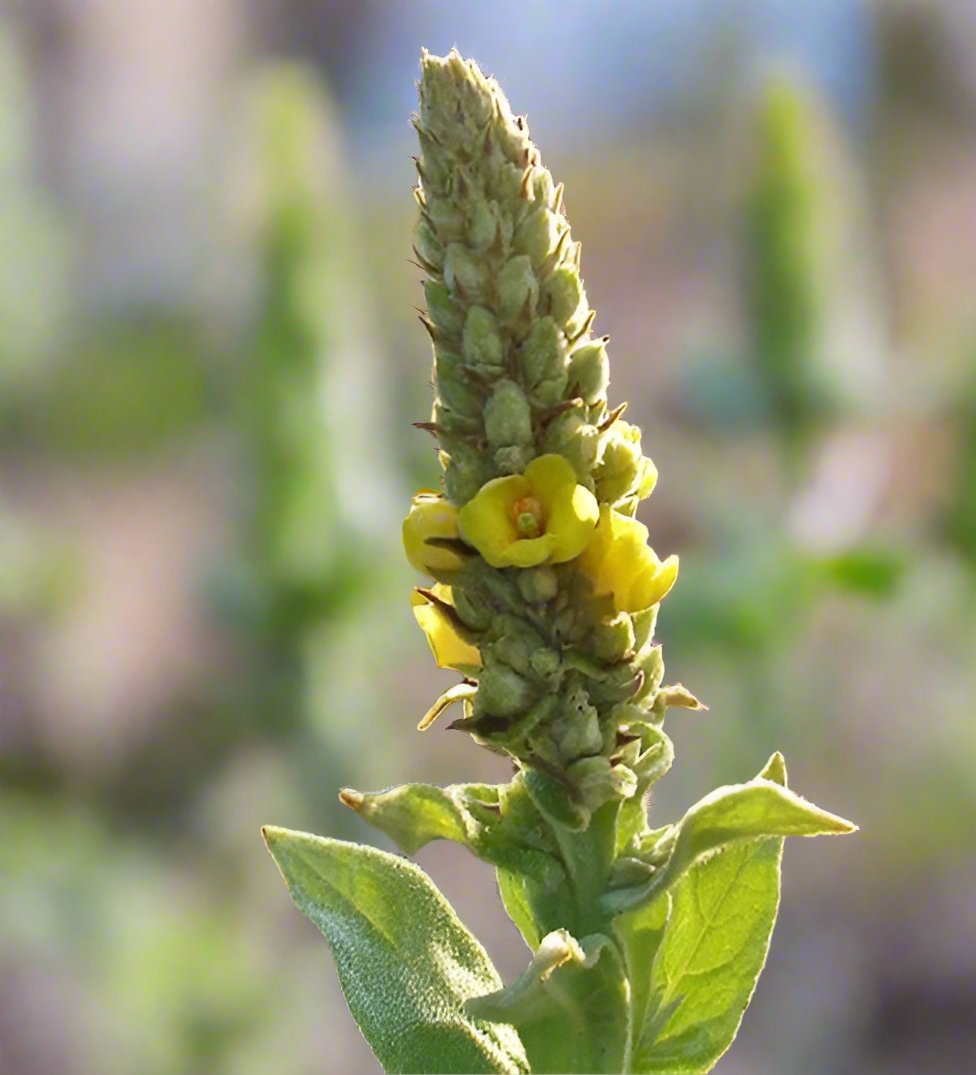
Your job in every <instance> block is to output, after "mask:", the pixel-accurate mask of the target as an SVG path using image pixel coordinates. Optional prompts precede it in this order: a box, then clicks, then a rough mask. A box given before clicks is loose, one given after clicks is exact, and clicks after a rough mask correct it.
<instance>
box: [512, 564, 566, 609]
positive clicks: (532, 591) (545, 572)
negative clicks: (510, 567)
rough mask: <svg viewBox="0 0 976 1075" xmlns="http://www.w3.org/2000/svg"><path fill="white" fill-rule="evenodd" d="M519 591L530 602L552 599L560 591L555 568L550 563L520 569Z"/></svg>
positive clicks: (537, 602)
mask: <svg viewBox="0 0 976 1075" xmlns="http://www.w3.org/2000/svg"><path fill="white" fill-rule="evenodd" d="M518 588H519V592H520V593H521V594H522V596H523V597H524V598H525V600H526V601H528V602H529V603H530V604H541V603H542V602H543V601H551V600H552V599H553V598H554V597H555V596H556V594H557V593H558V592H559V578H558V576H557V575H556V572H555V569H554V568H552V567H550V566H549V565H548V564H543V565H542V566H541V567H532V568H529V569H528V570H526V571H520V572H519V576H518Z"/></svg>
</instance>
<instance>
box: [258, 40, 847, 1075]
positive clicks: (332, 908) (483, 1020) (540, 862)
mask: <svg viewBox="0 0 976 1075" xmlns="http://www.w3.org/2000/svg"><path fill="white" fill-rule="evenodd" d="M421 65H422V79H421V84H420V115H419V117H418V118H417V122H416V126H417V134H418V137H419V139H420V146H421V155H420V159H419V160H418V162H417V167H418V171H419V173H420V179H421V182H420V186H419V187H418V189H417V192H416V194H417V202H418V204H419V206H420V219H419V221H418V224H417V230H416V251H417V259H418V262H419V263H420V265H421V266H422V267H423V268H424V270H425V271H426V272H427V275H428V279H427V281H426V295H427V313H426V314H425V315H423V320H424V323H425V325H426V327H427V330H428V332H429V334H430V336H431V338H432V340H433V345H434V384H435V392H436V398H435V402H434V413H433V420H432V421H431V422H421V423H418V425H420V426H422V427H423V428H425V429H427V430H429V431H431V432H433V433H434V434H435V436H436V437H437V439H438V444H439V448H440V462H441V465H442V467H443V470H444V473H443V494H438V493H430V492H422V493H419V494H418V495H417V496H416V497H414V499H413V502H412V503H411V506H410V511H409V513H408V515H407V518H406V520H405V521H404V524H403V542H404V547H405V550H406V553H407V557H408V559H409V560H410V562H411V563H412V564H413V565H414V566H415V567H416V568H417V569H418V570H420V571H421V572H423V573H424V574H426V575H428V576H429V577H430V578H432V579H434V580H435V581H434V583H433V584H432V585H430V586H429V587H418V588H417V589H415V590H414V592H413V595H412V598H411V603H412V605H413V612H414V615H415V617H416V619H417V621H418V623H419V624H420V626H421V628H422V629H423V631H424V633H425V635H426V637H427V640H428V642H429V644H430V647H431V650H432V652H433V655H434V660H435V661H436V663H437V664H438V665H439V666H440V667H441V668H447V669H451V670H454V671H456V672H457V673H459V674H460V676H461V677H462V678H461V679H460V680H459V681H458V682H456V683H454V684H453V685H452V686H450V687H448V689H447V690H445V691H444V692H443V693H442V694H441V695H440V696H439V697H438V698H437V699H435V700H434V702H433V704H432V705H431V706H430V708H429V709H428V710H427V712H426V713H425V714H424V716H423V717H422V719H421V721H420V723H419V724H418V725H417V727H418V730H420V731H424V730H425V729H427V728H429V727H431V726H432V725H433V724H434V722H435V721H437V720H439V719H440V718H441V717H442V715H443V714H445V713H446V712H447V711H448V710H453V711H454V713H455V714H457V712H458V711H460V716H455V719H454V720H453V721H452V722H451V723H450V724H449V725H448V727H449V728H450V729H454V730H459V731H462V732H466V733H468V734H469V735H470V736H471V737H472V739H473V740H474V741H475V742H477V743H479V744H481V745H484V746H486V747H487V748H489V749H490V750H492V751H495V752H496V753H499V754H503V755H506V756H507V757H508V758H509V759H510V760H511V761H512V763H513V770H514V771H513V773H512V777H511V779H510V780H509V781H508V782H507V783H505V784H496V785H493V784H452V785H448V786H446V787H437V786H434V785H431V784H407V785H404V786H401V787H395V788H389V789H387V790H386V791H382V792H378V793H373V794H363V793H360V792H356V791H353V790H352V789H348V788H347V789H345V790H344V791H343V792H341V794H340V799H341V801H342V802H343V803H344V804H345V805H346V806H347V807H349V808H350V809H352V810H355V811H356V812H357V813H358V814H359V815H360V816H361V817H362V818H364V819H365V820H367V821H368V822H369V823H370V824H372V825H375V826H376V827H377V828H379V829H380V830H381V831H383V832H384V833H386V834H387V835H388V836H389V837H391V838H392V839H393V840H394V841H395V842H396V844H397V846H398V847H399V848H400V850H401V851H403V852H405V853H406V854H408V855H409V854H413V853H414V852H416V851H417V850H419V849H420V848H421V847H423V846H424V845H425V844H427V843H429V842H430V841H432V840H439V839H447V840H453V841H455V842H457V843H460V844H462V845H463V846H465V847H466V848H467V849H468V850H469V851H471V852H472V853H473V854H475V855H477V856H478V857H479V858H481V859H483V860H484V861H486V862H488V863H491V864H492V865H493V866H494V867H495V868H496V870H497V877H498V887H499V892H500V894H501V896H502V900H503V902H504V904H505V909H506V910H507V911H508V913H509V915H510V916H511V918H512V920H513V922H514V923H515V924H516V926H517V927H518V928H519V930H520V931H521V933H522V936H523V937H524V938H525V940H526V942H527V944H528V945H529V946H530V948H531V949H532V951H533V957H532V961H531V963H530V965H529V967H528V969H527V970H526V971H525V973H524V974H522V975H521V976H520V977H518V978H517V979H515V980H514V981H513V982H511V983H510V984H509V985H508V986H505V987H502V983H501V981H500V980H499V978H498V976H497V974H496V972H495V971H494V968H493V967H491V965H490V962H489V961H488V960H487V957H486V956H485V953H484V951H483V949H481V947H480V946H479V945H477V944H476V943H475V942H474V939H473V938H472V937H471V935H470V934H469V933H468V932H467V931H466V930H465V929H464V927H463V926H462V925H461V924H460V922H459V921H458V920H457V919H456V917H454V916H453V912H452V911H451V909H450V907H449V906H448V905H447V903H446V901H445V900H444V898H443V897H442V896H441V895H440V893H438V892H437V890H436V889H435V888H434V886H433V884H432V883H431V882H430V881H429V880H428V879H427V878H426V876H425V875H424V874H423V873H422V872H421V871H420V870H418V869H416V868H415V867H414V866H412V865H410V864H408V863H405V862H404V861H403V859H400V858H398V857H396V856H393V855H389V854H386V853H384V852H379V851H375V850H373V849H371V848H364V847H360V846H357V845H355V844H346V843H343V842H342V841H336V840H331V841H328V840H318V839H317V838H315V837H310V836H308V835H306V834H299V833H290V832H287V831H285V830H281V829H273V828H272V829H268V830H266V831H265V837H266V840H267V842H268V846H269V849H270V850H271V852H272V854H273V855H274V856H275V859H276V861H277V862H278V865H279V868H280V869H281V871H282V873H283V875H284V877H285V879H286V881H287V883H288V885H289V888H290V890H291V892H292V896H293V898H294V899H295V902H296V903H297V904H298V906H299V907H300V908H301V909H302V910H303V911H304V912H305V913H306V914H307V915H308V916H309V918H311V919H312V921H314V922H315V923H316V924H317V925H318V926H319V928H320V929H321V930H322V931H323V932H324V933H325V935H326V937H327V938H328V939H329V942H330V944H331V945H332V946H333V951H334V953H335V955H336V960H337V964H338V968H339V973H340V979H341V980H342V983H343V987H344V989H345V990H346V996H347V999H348V1000H349V1003H350V1008H351V1010H352V1011H353V1014H354V1015H356V1017H357V1020H358V1022H359V1024H360V1028H361V1029H362V1031H363V1034H364V1036H365V1037H366V1039H367V1040H368V1041H369V1042H370V1044H371V1045H372V1046H373V1048H374V1051H375V1052H376V1055H377V1057H378V1058H379V1059H380V1061H381V1063H382V1064H383V1067H384V1070H387V1071H424V1072H434V1071H505V1072H519V1073H523V1072H529V1071H531V1072H546V1071H563V1072H577V1073H582V1072H594V1071H601V1072H671V1071H674V1072H677V1071H682V1072H706V1071H709V1070H711V1068H712V1066H713V1065H714V1064H715V1062H716V1061H717V1060H718V1058H719V1057H720V1056H721V1055H722V1053H723V1052H724V1051H725V1050H726V1049H727V1048H728V1046H729V1044H730V1043H731V1041H732V1039H733V1038H734V1036H735V1033H736V1029H737V1027H738V1023H739V1019H740V1018H741V1016H742V1012H743V1010H744V1009H745V1006H746V1005H747V1004H748V1001H749V997H750V996H751V995H752V991H753V988H754V986H755V981H756V977H757V975H758V974H759V971H760V970H761V968H762V965H763V962H764V960H765V957H766V948H767V945H768V942H769V935H770V931H771V929H772V926H773V922H774V920H775V916H776V908H777V906H778V901H779V861H780V854H781V851H782V839H781V838H782V837H784V836H800V835H802V836H814V835H819V834H828V833H843V832H850V831H852V830H853V826H852V825H851V824H850V823H849V822H847V821H844V820H843V819H842V818H839V817H836V816H835V815H832V814H827V813H826V812H824V811H822V810H819V809H818V808H817V807H815V806H813V805H812V804H811V803H808V802H806V800H804V799H801V798H800V797H799V796H797V795H795V794H794V793H793V792H791V791H790V789H789V788H788V787H787V786H786V783H787V780H786V767H785V764H784V763H783V759H782V757H781V756H780V755H778V754H774V755H773V757H772V758H770V760H769V762H768V763H767V765H766V766H764V768H763V769H762V770H761V772H760V773H759V774H758V776H756V777H755V778H754V779H753V780H751V781H748V782H747V783H743V784H735V785H730V786H728V787H724V788H718V789H716V790H715V791H713V792H712V793H711V794H709V795H708V796H706V797H705V798H704V799H702V800H701V801H700V802H699V803H698V804H697V805H695V806H693V807H692V808H691V809H690V810H688V811H687V812H686V813H685V815H684V817H683V818H681V819H680V820H679V821H677V822H676V823H674V824H671V825H664V826H660V825H659V826H658V827H657V828H651V827H650V826H649V825H648V819H647V811H646V802H645V793H646V792H647V791H648V789H649V788H650V787H651V785H652V784H653V783H654V782H655V781H656V780H658V779H659V778H660V777H662V776H663V775H664V774H665V773H666V772H667V771H668V769H669V768H670V766H671V763H672V760H673V757H674V750H673V747H672V744H671V741H670V740H669V738H668V736H667V735H666V734H665V732H664V730H663V728H662V724H663V721H664V718H665V716H666V713H667V711H668V710H669V708H680V709H685V710H695V709H702V708H704V707H703V706H702V705H701V703H700V702H699V701H698V700H697V698H695V696H694V695H693V694H691V692H690V691H688V690H687V689H686V688H685V687H683V686H682V685H681V684H670V685H667V686H665V685H663V676H664V662H663V659H662V656H661V647H660V646H659V645H658V644H657V643H656V642H655V640H654V629H655V624H656V622H657V613H658V608H659V604H658V603H659V602H660V601H661V600H662V599H663V598H664V597H665V595H666V594H667V593H668V591H669V590H670V588H671V586H672V585H673V584H674V581H675V578H676V575H677V570H678V561H677V559H676V558H675V557H673V556H672V557H668V558H667V559H666V560H664V561H663V562H662V561H661V560H660V559H659V558H658V556H657V554H656V553H655V552H654V551H653V549H652V548H651V547H650V546H649V545H648V531H647V528H646V527H645V526H644V525H643V524H642V523H640V522H638V521H637V520H636V518H635V517H634V516H635V513H636V511H637V508H638V506H639V502H640V501H641V500H642V499H643V498H644V497H647V496H648V495H650V493H651V492H652V490H653V488H654V485H655V482H656V480H657V470H656V468H655V467H654V464H653V463H652V462H651V461H650V460H649V459H648V458H647V457H646V456H645V455H644V454H643V451H642V448H641V436H640V431H639V430H638V429H637V427H636V426H633V425H630V424H628V423H627V422H624V421H622V420H621V415H622V413H623V409H624V405H623V404H621V405H619V406H617V407H616V408H614V409H612V410H611V409H609V408H608V405H607V399H606V391H607V386H608V384H609V364H608V360H607V350H606V345H607V337H602V338H599V339H594V338H593V337H592V336H591V327H592V322H593V314H592V312H591V311H590V309H589V306H588V305H587V302H586V296H585V293H584V290H583V286H582V282H581V280H580V276H579V260H580V251H579V245H578V244H576V243H574V242H573V241H572V239H571V237H570V232H569V225H568V223H567V222H566V219H565V216H564V214H563V212H562V191H561V188H559V187H557V186H555V185H554V184H553V182H552V179H551V177H550V176H549V173H548V172H547V171H546V170H545V169H544V168H543V167H542V165H541V163H540V161H539V155H538V153H537V151H536V149H535V147H534V146H533V145H532V143H531V141H530V140H529V136H528V131H527V129H526V125H525V121H524V120H523V119H517V118H515V117H513V116H512V114H511V112H510V110H509V107H508V104H507V102H506V101H505V98H504V97H503V96H502V93H501V91H500V90H499V89H498V86H497V85H496V84H495V83H494V82H493V81H491V80H490V79H486V78H485V77H484V75H482V73H481V72H480V71H479V70H478V68H477V67H476V66H475V65H474V64H472V63H466V62H465V61H463V60H462V59H461V57H460V56H459V55H458V54H457V53H451V55H450V56H448V57H446V58H444V59H438V58H435V57H432V56H428V55H427V54H426V53H425V54H424V56H423V58H422V60H421ZM688 938H692V939H693V943H692V944H691V945H689V943H688Z"/></svg>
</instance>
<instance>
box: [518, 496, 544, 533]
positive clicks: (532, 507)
mask: <svg viewBox="0 0 976 1075" xmlns="http://www.w3.org/2000/svg"><path fill="white" fill-rule="evenodd" d="M512 521H513V522H514V523H515V529H516V530H518V532H519V534H520V535H521V536H522V537H525V538H537V537H538V536H539V535H540V534H541V533H542V527H543V517H542V505H541V504H540V503H539V501H538V500H536V498H535V497H534V496H523V497H519V499H518V500H516V501H515V503H514V504H512Z"/></svg>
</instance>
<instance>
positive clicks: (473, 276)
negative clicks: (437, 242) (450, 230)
mask: <svg viewBox="0 0 976 1075" xmlns="http://www.w3.org/2000/svg"><path fill="white" fill-rule="evenodd" d="M444 283H446V284H447V286H448V287H449V288H450V289H451V291H452V292H453V293H454V295H455V296H456V297H458V298H461V299H464V300H467V301H471V300H472V299H473V300H475V301H477V300H478V299H480V298H481V296H482V295H484V294H485V292H486V291H487V289H488V268H487V266H486V265H485V262H484V260H483V259H482V258H480V257H478V256H477V255H476V254H473V253H472V252H471V251H470V250H469V249H468V248H467V247H466V246H465V245H464V244H463V243H451V245H450V246H449V247H448V248H447V253H446V255H445V256H444Z"/></svg>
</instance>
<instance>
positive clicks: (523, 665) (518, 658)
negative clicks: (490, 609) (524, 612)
mask: <svg viewBox="0 0 976 1075" xmlns="http://www.w3.org/2000/svg"><path fill="white" fill-rule="evenodd" d="M493 626H494V631H493V633H494V634H495V636H496V638H495V641H493V642H492V643H491V645H490V647H489V649H490V651H491V655H492V656H493V657H495V658H497V659H498V660H499V661H500V662H502V663H504V664H507V665H509V666H510V667H512V668H514V669H515V671H516V672H519V673H520V674H521V675H524V676H528V675H531V673H532V664H531V661H532V655H533V654H534V653H536V652H537V651H539V650H544V649H545V648H546V646H545V643H544V642H543V640H542V636H541V635H540V634H539V632H538V631H536V630H535V629H534V628H532V627H530V626H529V625H528V624H527V623H526V622H525V620H523V619H520V618H519V617H518V616H513V615H504V616H499V617H496V619H495V622H494V625H493Z"/></svg>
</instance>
